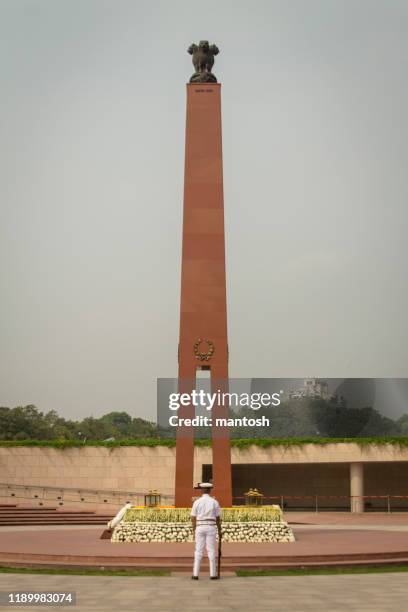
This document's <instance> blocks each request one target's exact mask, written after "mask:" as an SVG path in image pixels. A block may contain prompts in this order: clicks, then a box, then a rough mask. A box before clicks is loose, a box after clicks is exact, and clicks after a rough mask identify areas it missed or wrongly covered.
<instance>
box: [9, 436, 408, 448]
mask: <svg viewBox="0 0 408 612" xmlns="http://www.w3.org/2000/svg"><path fill="white" fill-rule="evenodd" d="M340 442H343V443H346V444H358V445H359V446H384V445H386V444H393V445H396V446H400V447H408V437H407V436H404V437H398V438H391V437H390V438H387V437H375V438H248V439H247V438H245V439H231V447H232V448H242V449H245V448H249V447H250V446H260V447H262V448H268V447H270V446H285V447H291V446H304V445H305V444H318V445H327V444H337V443H340ZM175 445H176V441H175V440H174V439H167V438H145V439H142V438H140V439H135V440H115V441H114V442H104V441H101V440H96V441H92V440H89V441H87V442H85V444H84V443H83V442H81V441H80V440H78V441H77V440H0V447H6V448H13V447H20V446H39V447H50V448H81V447H82V446H103V447H106V448H116V447H119V446H145V447H148V446H151V447H153V446H167V447H174V446H175ZM195 445H196V446H207V447H208V446H211V440H200V439H198V440H195Z"/></svg>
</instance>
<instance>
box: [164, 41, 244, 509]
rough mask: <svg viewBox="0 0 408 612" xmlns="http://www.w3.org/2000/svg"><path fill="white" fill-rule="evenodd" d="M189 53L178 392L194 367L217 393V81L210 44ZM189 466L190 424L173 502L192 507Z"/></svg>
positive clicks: (224, 495) (219, 463) (222, 319)
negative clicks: (191, 67) (205, 374)
mask: <svg viewBox="0 0 408 612" xmlns="http://www.w3.org/2000/svg"><path fill="white" fill-rule="evenodd" d="M189 52H190V53H191V54H192V55H193V63H194V67H195V69H196V73H195V75H193V77H192V79H191V81H193V82H191V81H190V83H189V84H187V122H186V145H185V146H186V149H185V176H184V212H183V248H182V269H181V307H180V340H179V391H180V392H183V391H184V392H188V391H191V390H192V389H194V388H195V383H196V372H197V369H206V370H209V371H210V376H211V387H212V391H213V392H215V391H217V390H218V389H219V388H220V389H221V391H223V390H227V380H228V343H227V302H226V282H225V239H224V199H223V172H222V135H221V85H220V84H219V83H217V82H214V81H216V79H215V77H214V75H213V74H212V73H211V67H212V64H213V63H214V58H213V55H216V54H217V53H218V49H217V48H216V47H215V45H211V46H209V45H208V43H207V42H206V41H201V42H200V44H199V45H198V46H197V45H192V46H191V47H190V49H189ZM228 412H229V409H228V406H214V408H213V410H212V413H211V417H212V419H213V429H212V452H213V483H214V495H215V496H216V497H217V499H218V501H219V502H220V504H221V505H222V506H231V504H232V485H231V451H230V442H229V435H228V430H227V428H216V427H214V422H215V419H216V418H217V417H226V416H228ZM178 416H179V417H181V418H183V417H191V416H194V407H193V406H187V407H183V408H180V409H179V411H178ZM193 468H194V431H193V428H191V427H178V429H177V443H176V494H175V504H176V506H178V507H186V506H190V505H191V497H192V496H193Z"/></svg>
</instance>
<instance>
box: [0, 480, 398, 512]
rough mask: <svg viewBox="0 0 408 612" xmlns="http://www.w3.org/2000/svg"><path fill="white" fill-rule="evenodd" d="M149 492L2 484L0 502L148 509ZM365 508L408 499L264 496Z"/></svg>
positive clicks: (291, 504)
mask: <svg viewBox="0 0 408 612" xmlns="http://www.w3.org/2000/svg"><path fill="white" fill-rule="evenodd" d="M144 496H145V491H143V492H142V491H130V490H113V489H90V488H80V487H51V486H45V485H25V484H13V483H3V482H0V498H2V499H5V500H9V501H11V502H12V501H13V500H25V501H28V500H29V501H31V502H34V503H36V504H38V505H39V506H43V505H44V504H46V503H50V502H55V503H56V504H57V505H59V506H63V505H65V504H67V505H69V504H78V503H79V504H93V505H99V506H101V505H103V504H106V505H114V506H117V507H120V506H123V505H124V504H126V503H128V502H131V503H133V504H134V505H135V506H142V505H144ZM161 499H162V505H164V506H171V505H173V504H174V496H173V495H166V494H165V495H162V496H161ZM361 503H363V504H364V509H365V511H373V512H374V511H377V512H389V513H391V512H393V511H394V512H395V511H404V510H405V511H408V495H389V494H384V495H283V494H281V495H272V496H266V495H265V496H263V498H262V504H278V505H279V506H280V507H281V508H282V509H283V510H285V511H288V510H289V511H291V510H293V511H296V510H301V509H302V510H303V509H304V510H308V511H310V510H314V511H315V512H322V511H335V510H353V511H355V510H356V509H358V508H359V507H361ZM233 505H235V506H244V505H245V497H243V496H234V498H233Z"/></svg>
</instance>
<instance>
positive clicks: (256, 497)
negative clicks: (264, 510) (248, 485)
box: [244, 489, 263, 506]
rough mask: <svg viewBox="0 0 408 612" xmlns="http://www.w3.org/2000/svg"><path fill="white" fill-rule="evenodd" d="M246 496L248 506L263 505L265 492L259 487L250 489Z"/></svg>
mask: <svg viewBox="0 0 408 612" xmlns="http://www.w3.org/2000/svg"><path fill="white" fill-rule="evenodd" d="M244 497H245V505H246V506H262V499H263V494H262V493H260V492H259V491H258V489H249V491H247V492H246V493H244Z"/></svg>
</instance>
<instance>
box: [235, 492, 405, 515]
mask: <svg viewBox="0 0 408 612" xmlns="http://www.w3.org/2000/svg"><path fill="white" fill-rule="evenodd" d="M302 502H306V503H305V504H302ZM373 502H374V503H373ZM244 504H245V497H243V496H234V498H233V505H237V506H240V505H244ZM262 504H264V505H265V504H278V505H279V506H280V507H281V508H282V509H283V510H285V511H287V510H293V511H295V510H301V509H302V510H303V509H305V510H314V511H315V512H319V511H320V512H322V511H335V510H347V509H348V510H351V511H357V509H358V508H359V507H361V505H362V504H363V507H364V510H365V511H372V512H375V511H377V512H389V513H391V512H393V511H394V512H395V511H408V495H389V494H386V495H272V496H266V495H264V496H263V498H262Z"/></svg>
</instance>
